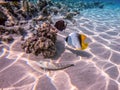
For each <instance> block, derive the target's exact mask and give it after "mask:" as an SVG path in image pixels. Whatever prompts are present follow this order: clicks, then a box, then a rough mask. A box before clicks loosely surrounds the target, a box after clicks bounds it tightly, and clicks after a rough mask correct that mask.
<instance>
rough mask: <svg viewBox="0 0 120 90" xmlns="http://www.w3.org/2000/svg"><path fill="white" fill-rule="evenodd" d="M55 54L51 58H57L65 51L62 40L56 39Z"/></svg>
mask: <svg viewBox="0 0 120 90" xmlns="http://www.w3.org/2000/svg"><path fill="white" fill-rule="evenodd" d="M56 49H57V50H56V51H57V52H56V55H55V56H54V57H52V59H53V60H57V59H58V58H59V57H61V55H62V53H63V52H64V51H65V45H64V42H62V41H59V40H58V41H56Z"/></svg>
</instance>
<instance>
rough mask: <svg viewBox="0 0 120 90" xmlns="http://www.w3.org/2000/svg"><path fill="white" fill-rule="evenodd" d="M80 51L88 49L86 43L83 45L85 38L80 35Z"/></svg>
mask: <svg viewBox="0 0 120 90" xmlns="http://www.w3.org/2000/svg"><path fill="white" fill-rule="evenodd" d="M80 36H81V50H84V49H86V48H87V47H88V43H85V39H86V38H87V37H86V36H85V35H83V34H81V35H80Z"/></svg>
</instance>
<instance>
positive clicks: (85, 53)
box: [66, 47, 92, 58]
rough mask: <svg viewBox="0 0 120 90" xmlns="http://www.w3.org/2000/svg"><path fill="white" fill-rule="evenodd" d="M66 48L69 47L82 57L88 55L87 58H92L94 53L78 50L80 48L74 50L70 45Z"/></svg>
mask: <svg viewBox="0 0 120 90" xmlns="http://www.w3.org/2000/svg"><path fill="white" fill-rule="evenodd" d="M66 49H68V50H69V51H71V52H72V53H73V54H76V55H77V56H81V57H87V58H91V57H92V55H91V54H90V53H88V52H86V51H80V50H79V51H78V50H73V49H71V48H69V47H66Z"/></svg>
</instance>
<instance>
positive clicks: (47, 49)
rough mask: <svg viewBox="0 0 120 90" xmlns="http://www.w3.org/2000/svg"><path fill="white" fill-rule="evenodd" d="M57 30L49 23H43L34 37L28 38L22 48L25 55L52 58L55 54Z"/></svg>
mask: <svg viewBox="0 0 120 90" xmlns="http://www.w3.org/2000/svg"><path fill="white" fill-rule="evenodd" d="M56 33H57V30H56V29H55V28H54V27H53V26H52V25H51V24H49V23H43V24H42V25H41V26H40V27H39V28H38V29H37V33H36V34H34V36H32V37H30V38H28V39H27V40H26V41H25V42H24V43H23V44H22V48H23V49H24V51H25V52H26V53H33V54H35V55H39V54H41V55H42V56H44V57H45V58H48V57H53V56H54V55H55V53H56V46H55V42H56V36H57V34H56Z"/></svg>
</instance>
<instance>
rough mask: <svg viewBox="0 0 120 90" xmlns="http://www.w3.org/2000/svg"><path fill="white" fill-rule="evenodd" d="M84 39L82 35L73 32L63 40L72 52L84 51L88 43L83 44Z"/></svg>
mask: <svg viewBox="0 0 120 90" xmlns="http://www.w3.org/2000/svg"><path fill="white" fill-rule="evenodd" d="M86 38H87V37H86V36H85V35H84V34H79V33H76V32H73V33H70V34H69V35H68V36H67V37H66V38H65V42H66V43H67V45H68V46H69V47H71V48H73V49H74V50H85V49H86V48H87V47H88V43H87V42H85V40H86Z"/></svg>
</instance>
